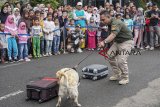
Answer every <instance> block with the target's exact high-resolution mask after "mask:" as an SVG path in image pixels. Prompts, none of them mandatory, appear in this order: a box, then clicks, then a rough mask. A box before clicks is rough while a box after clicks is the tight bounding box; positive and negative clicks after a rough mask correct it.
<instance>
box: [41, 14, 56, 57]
mask: <svg viewBox="0 0 160 107" xmlns="http://www.w3.org/2000/svg"><path fill="white" fill-rule="evenodd" d="M54 29H55V24H54V22H53V21H52V14H51V13H48V14H47V20H46V21H45V22H44V28H43V31H44V34H45V40H46V46H45V50H46V56H49V55H52V42H53V30H54Z"/></svg>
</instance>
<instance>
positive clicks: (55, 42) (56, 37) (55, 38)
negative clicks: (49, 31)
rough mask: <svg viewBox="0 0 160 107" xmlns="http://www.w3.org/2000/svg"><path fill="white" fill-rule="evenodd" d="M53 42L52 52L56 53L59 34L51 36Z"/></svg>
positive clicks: (58, 44)
mask: <svg viewBox="0 0 160 107" xmlns="http://www.w3.org/2000/svg"><path fill="white" fill-rule="evenodd" d="M53 43H54V47H53V48H54V49H53V51H54V53H57V52H58V51H59V47H60V36H54V37H53Z"/></svg>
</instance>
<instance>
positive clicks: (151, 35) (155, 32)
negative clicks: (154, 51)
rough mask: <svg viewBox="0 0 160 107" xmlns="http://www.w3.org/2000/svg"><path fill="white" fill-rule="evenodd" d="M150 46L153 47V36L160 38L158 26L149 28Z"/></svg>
mask: <svg viewBox="0 0 160 107" xmlns="http://www.w3.org/2000/svg"><path fill="white" fill-rule="evenodd" d="M149 30H150V46H151V47H154V36H155V34H157V36H158V37H160V28H159V26H150V27H149Z"/></svg>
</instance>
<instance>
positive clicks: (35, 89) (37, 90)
mask: <svg viewBox="0 0 160 107" xmlns="http://www.w3.org/2000/svg"><path fill="white" fill-rule="evenodd" d="M27 90H33V91H37V92H40V91H41V90H39V89H35V88H27Z"/></svg>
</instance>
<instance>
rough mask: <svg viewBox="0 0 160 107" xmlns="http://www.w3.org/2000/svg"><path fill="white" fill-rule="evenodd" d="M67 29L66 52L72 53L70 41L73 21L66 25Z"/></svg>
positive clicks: (73, 30) (73, 28)
mask: <svg viewBox="0 0 160 107" xmlns="http://www.w3.org/2000/svg"><path fill="white" fill-rule="evenodd" d="M66 29H67V50H68V51H69V52H74V50H73V48H72V49H71V45H72V41H71V37H72V35H73V34H74V33H75V22H74V19H71V20H70V21H69V23H68V27H67V28H66Z"/></svg>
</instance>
